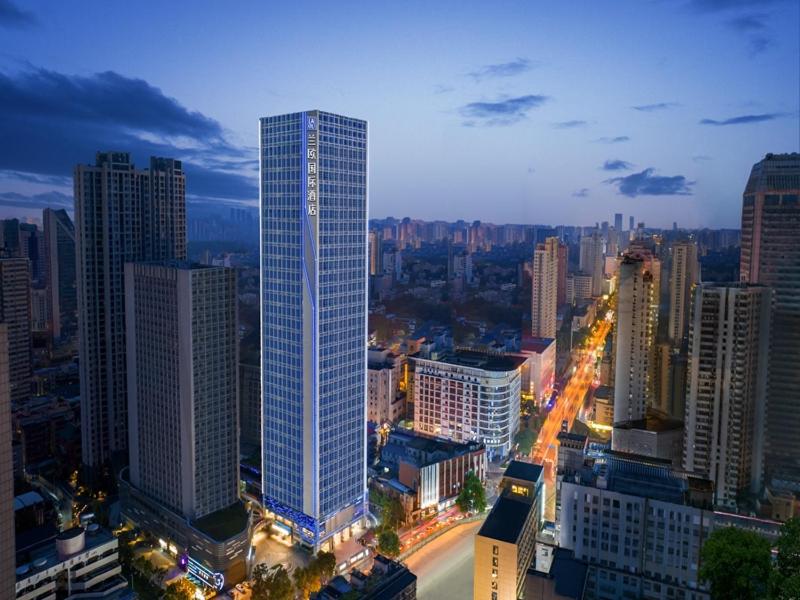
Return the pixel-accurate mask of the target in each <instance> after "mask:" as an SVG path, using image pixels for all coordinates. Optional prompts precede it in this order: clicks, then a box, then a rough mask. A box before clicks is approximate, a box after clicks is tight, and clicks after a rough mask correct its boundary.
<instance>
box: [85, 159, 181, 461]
mask: <svg viewBox="0 0 800 600" xmlns="http://www.w3.org/2000/svg"><path fill="white" fill-rule="evenodd" d="M185 195H186V178H185V176H184V173H183V167H182V165H181V162H180V161H178V160H173V159H170V158H155V157H154V158H151V159H150V168H149V169H146V170H137V169H136V168H135V167H134V165H133V163H132V162H131V157H130V155H129V154H128V153H127V152H98V153H97V160H96V162H95V165H94V166H89V165H78V166H77V167H75V240H76V243H75V251H76V265H77V281H78V307H79V314H78V323H79V331H80V333H79V338H80V348H79V355H80V383H81V438H82V444H81V449H82V458H83V464H84V465H85V466H86V467H88V468H90V469H92V468H95V467H98V466H100V465H103V464H108V463H110V461H111V460H112V458H117V459H118V463H119V464H124V463H125V462H126V461H127V450H128V413H127V375H126V370H125V369H126V367H125V364H126V360H125V295H124V287H125V284H124V273H123V269H124V265H125V263H128V262H137V261H144V260H164V259H185V258H186V208H185V204H186V200H185Z"/></svg>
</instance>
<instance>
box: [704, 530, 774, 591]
mask: <svg viewBox="0 0 800 600" xmlns="http://www.w3.org/2000/svg"><path fill="white" fill-rule="evenodd" d="M770 553H771V548H770V543H769V541H768V540H767V539H765V538H763V537H761V536H760V535H758V534H757V533H753V532H752V531H746V530H744V529H738V528H736V527H724V528H722V529H717V530H716V531H714V532H713V533H712V534H711V535H710V536H709V537H708V539H707V540H706V541H705V543H704V544H703V548H702V550H701V551H700V557H701V565H700V579H702V580H705V581H707V582H708V583H709V585H710V588H711V597H712V598H737V599H740V600H748V599H750V598H752V599H756V598H763V597H764V596H765V593H766V584H767V581H768V580H769V578H770V572H771V569H772V564H771V560H772V559H771V556H770Z"/></svg>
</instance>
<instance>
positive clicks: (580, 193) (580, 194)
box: [572, 188, 589, 198]
mask: <svg viewBox="0 0 800 600" xmlns="http://www.w3.org/2000/svg"><path fill="white" fill-rule="evenodd" d="M588 195H589V188H581V189H579V190H576V191H574V192H572V196H573V197H574V198H586V196H588Z"/></svg>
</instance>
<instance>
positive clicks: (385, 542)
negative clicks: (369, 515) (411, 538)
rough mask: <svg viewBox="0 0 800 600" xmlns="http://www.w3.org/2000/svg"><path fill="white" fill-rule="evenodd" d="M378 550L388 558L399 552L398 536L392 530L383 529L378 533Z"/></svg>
mask: <svg viewBox="0 0 800 600" xmlns="http://www.w3.org/2000/svg"><path fill="white" fill-rule="evenodd" d="M378 552H380V553H381V554H384V555H386V556H388V557H389V558H395V557H396V556H397V555H399V554H400V538H399V537H397V534H396V533H395V532H394V531H390V530H383V531H381V532H380V533H379V534H378Z"/></svg>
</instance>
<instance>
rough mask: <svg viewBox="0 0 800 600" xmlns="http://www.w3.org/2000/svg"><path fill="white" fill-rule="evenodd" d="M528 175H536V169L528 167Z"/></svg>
mask: <svg viewBox="0 0 800 600" xmlns="http://www.w3.org/2000/svg"><path fill="white" fill-rule="evenodd" d="M528 173H536V169H534V168H533V167H528Z"/></svg>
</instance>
